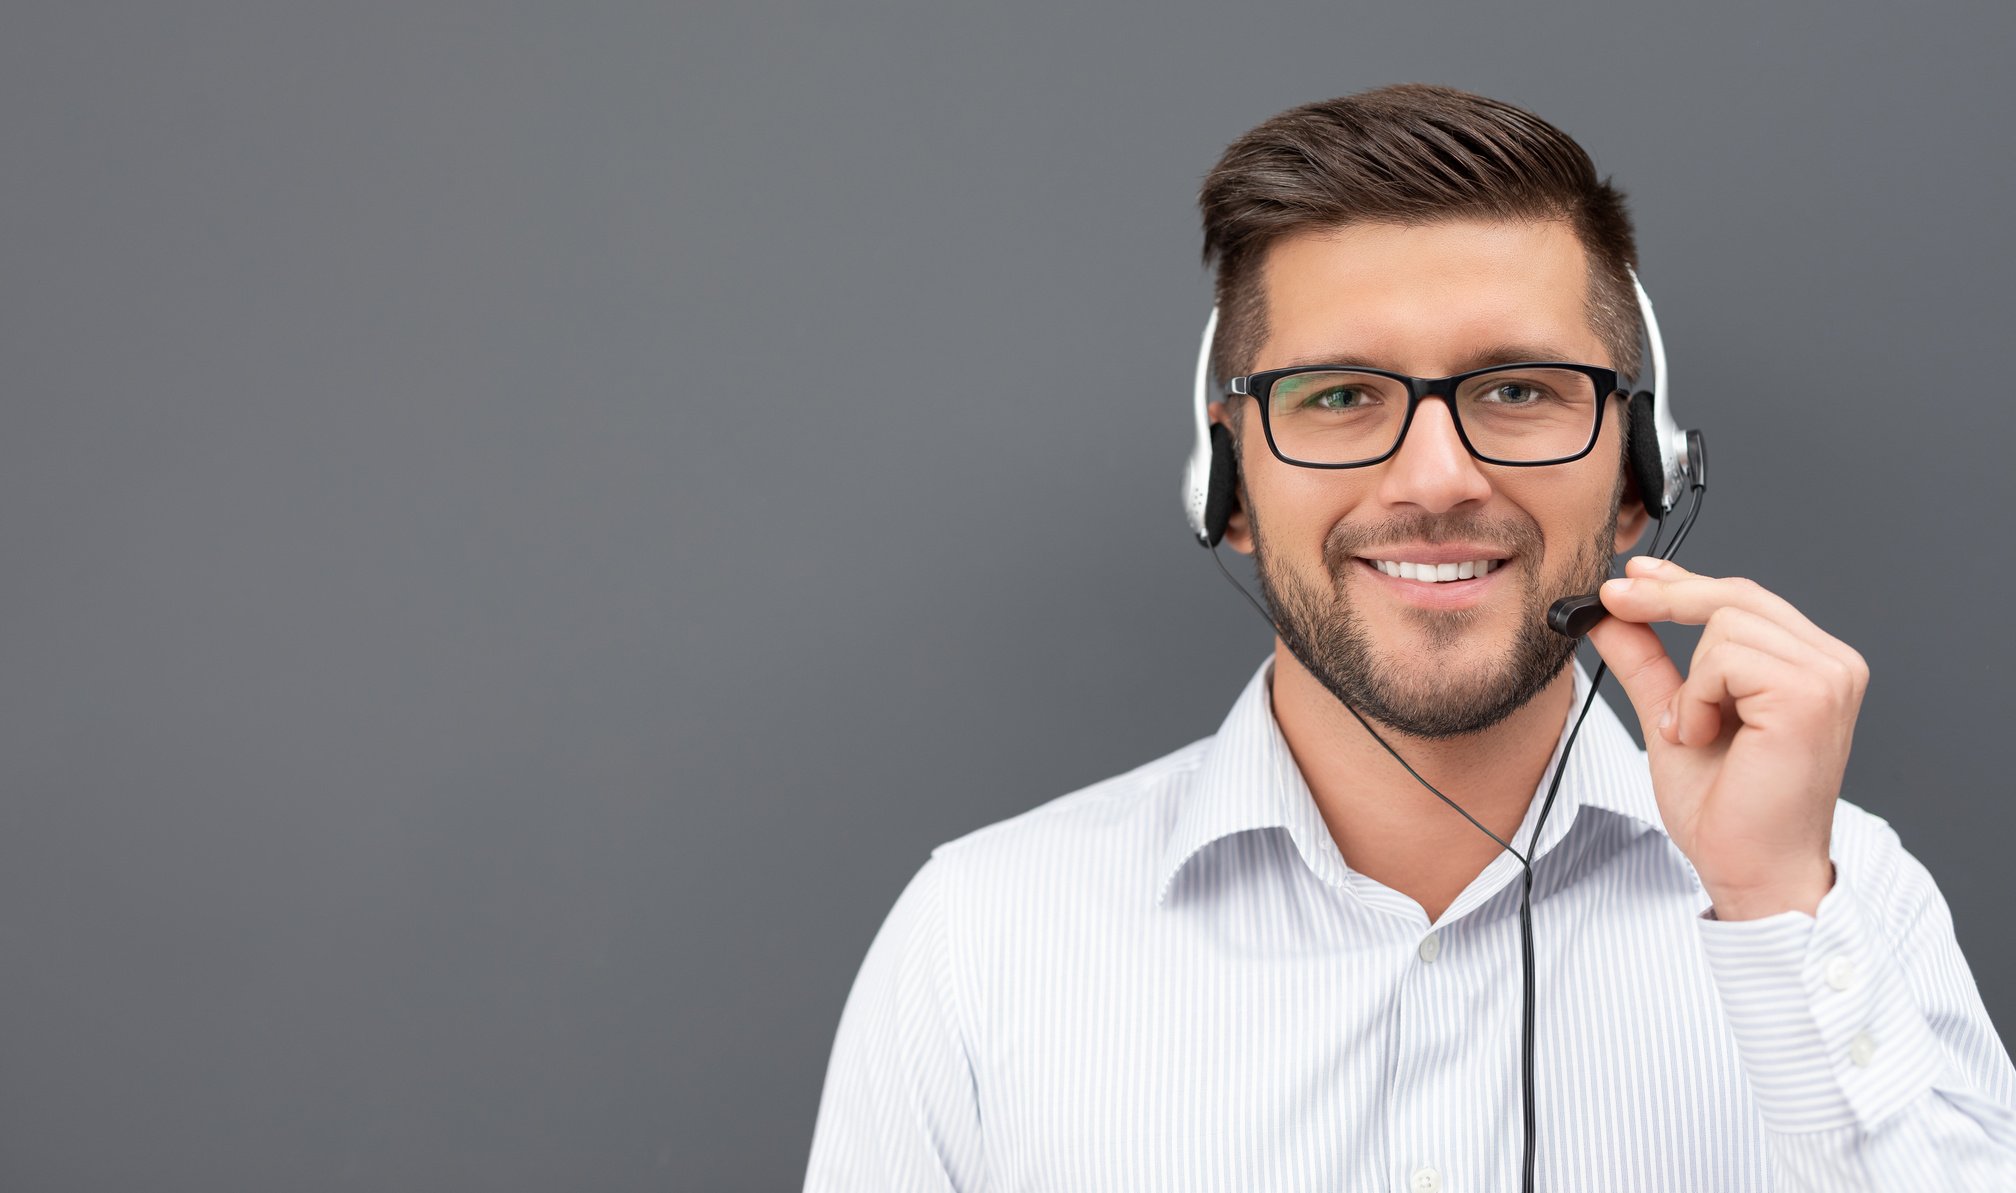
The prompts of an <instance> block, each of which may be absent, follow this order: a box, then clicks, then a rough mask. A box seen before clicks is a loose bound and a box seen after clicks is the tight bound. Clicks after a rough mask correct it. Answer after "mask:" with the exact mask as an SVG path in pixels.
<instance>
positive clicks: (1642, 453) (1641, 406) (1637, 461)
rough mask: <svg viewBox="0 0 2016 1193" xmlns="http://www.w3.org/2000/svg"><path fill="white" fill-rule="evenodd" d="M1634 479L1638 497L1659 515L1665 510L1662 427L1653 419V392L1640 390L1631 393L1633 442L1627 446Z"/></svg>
mask: <svg viewBox="0 0 2016 1193" xmlns="http://www.w3.org/2000/svg"><path fill="white" fill-rule="evenodd" d="M1628 450H1629V455H1630V465H1631V479H1632V480H1634V481H1636V482H1637V484H1638V496H1639V497H1640V498H1641V499H1642V500H1643V501H1644V502H1645V508H1646V509H1647V510H1648V511H1650V512H1651V514H1652V516H1653V517H1655V518H1657V517H1659V516H1660V515H1661V514H1662V513H1663V512H1664V511H1662V510H1661V509H1660V504H1661V503H1662V502H1664V501H1665V499H1666V465H1665V464H1664V463H1663V462H1662V461H1661V460H1660V459H1659V428H1658V426H1657V425H1656V424H1655V423H1654V422H1653V421H1652V392H1651V391H1650V390H1644V389H1641V390H1639V391H1638V392H1637V393H1635V394H1632V395H1631V442H1630V444H1629V445H1628Z"/></svg>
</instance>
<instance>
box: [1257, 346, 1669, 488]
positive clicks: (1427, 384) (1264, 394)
mask: <svg viewBox="0 0 2016 1193" xmlns="http://www.w3.org/2000/svg"><path fill="white" fill-rule="evenodd" d="M1513 369H1567V370H1570V371H1572V372H1576V373H1581V374H1582V375H1584V376H1586V377H1588V378H1589V379H1590V380H1591V381H1593V382H1595V384H1596V392H1597V393H1598V394H1600V395H1601V397H1599V398H1598V399H1597V402H1596V419H1595V425H1594V426H1592V427H1591V428H1590V431H1589V442H1587V443H1585V444H1583V445H1582V450H1581V451H1578V452H1576V453H1574V454H1573V455H1568V456H1555V457H1554V458H1552V459H1548V460H1501V459H1498V458H1497V457H1496V456H1487V455H1485V454H1484V453H1483V452H1480V451H1478V450H1477V445H1476V444H1473V443H1471V442H1470V434H1469V432H1467V431H1465V430H1464V429H1463V415H1462V412H1461V411H1459V410H1457V408H1456V387H1457V386H1458V385H1461V384H1462V383H1463V382H1465V381H1468V380H1470V379H1471V378H1472V377H1482V376H1484V375H1485V374H1487V373H1501V372H1506V371H1509V370H1513ZM1301 373H1370V374H1371V375H1373V376H1375V377H1385V378H1389V379H1391V380H1393V381H1398V382H1401V383H1402V384H1404V385H1406V387H1407V413H1406V415H1405V417H1403V418H1402V419H1401V420H1400V433H1399V434H1398V435H1395V436H1394V437H1393V446H1392V447H1389V448H1387V449H1386V451H1385V454H1383V455H1379V456H1374V457H1372V458H1371V459H1369V460H1353V461H1351V462H1350V463H1348V464H1317V463H1314V462H1312V461H1309V460H1297V459H1294V458H1292V457H1290V456H1289V455H1288V454H1287V453H1285V452H1283V451H1282V450H1281V448H1280V445H1278V444H1276V443H1275V442H1274V420H1273V419H1272V418H1271V417H1270V415H1269V413H1268V410H1269V406H1268V402H1267V399H1268V397H1269V396H1270V395H1272V393H1273V392H1274V385H1275V383H1276V382H1279V381H1280V380H1282V379H1283V378H1285V377H1293V376H1296V375H1298V374H1301ZM1226 388H1227V390H1228V392H1230V393H1231V394H1234V395H1243V396H1245V397H1250V398H1252V399H1254V400H1255V401H1257V402H1259V403H1260V429H1261V430H1262V431H1263V432H1265V433H1266V436H1267V449H1268V450H1269V451H1271V452H1273V453H1274V458H1275V459H1277V460H1279V461H1281V462H1282V463H1283V464H1292V465H1294V466H1295V467H1297V468H1368V467H1370V466H1372V465H1374V464H1383V463H1385V462H1386V461H1387V460H1390V459H1392V458H1393V456H1394V454H1395V453H1397V452H1398V451H1399V450H1400V445H1401V444H1403V443H1406V442H1407V432H1408V431H1409V430H1410V429H1411V428H1412V427H1413V426H1414V411H1415V410H1416V409H1418V408H1419V407H1420V405H1421V400H1422V399H1423V398H1441V399H1442V402H1443V405H1445V406H1447V407H1448V408H1449V421H1450V422H1451V423H1453V424H1454V425H1455V427H1456V438H1458V439H1460V440H1462V441H1463V450H1465V451H1467V452H1469V453H1470V455H1471V456H1472V457H1474V458H1475V459H1478V460H1481V461H1483V462H1484V463H1486V464H1496V465H1499V466H1501V467H1505V468H1542V467H1545V466H1547V465H1550V464H1570V463H1573V462H1574V461H1576V460H1579V459H1581V458H1582V457H1583V456H1586V455H1588V454H1589V453H1590V452H1591V451H1593V450H1594V449H1595V447H1596V441H1597V440H1598V439H1601V438H1602V437H1603V411H1604V409H1605V408H1606V407H1608V406H1609V405H1610V399H1611V398H1617V397H1621V398H1624V399H1626V400H1629V398H1630V396H1631V395H1630V394H1628V393H1626V392H1625V391H1624V390H1623V389H1622V388H1620V387H1619V386H1618V384H1617V370H1615V369H1608V368H1604V367H1603V366H1602V365H1584V364H1571V363H1569V362H1566V361H1556V360H1528V361H1518V362H1515V363H1512V364H1502V365H1491V366H1489V367H1487V368H1482V369H1472V370H1470V371H1469V372H1467V373H1458V374H1456V375H1455V376H1453V377H1411V376H1409V375H1407V374H1406V373H1395V372H1393V371H1391V370H1389V369H1375V368H1371V367H1369V366H1366V365H1290V366H1289V367H1287V368H1285V369H1268V370H1267V371H1266V372H1264V373H1248V374H1247V375H1245V376H1244V377H1234V378H1232V379H1231V380H1230V381H1229V382H1227V383H1226Z"/></svg>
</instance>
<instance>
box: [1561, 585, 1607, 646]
mask: <svg viewBox="0 0 2016 1193" xmlns="http://www.w3.org/2000/svg"><path fill="white" fill-rule="evenodd" d="M1608 616H1610V611H1609V610H1608V609H1605V608H1604V607H1603V598H1602V596H1600V595H1599V594H1597V593H1593V592H1588V593H1583V594H1582V595H1581V596H1565V597H1562V598H1561V599H1560V600H1558V601H1555V602H1554V603H1553V604H1551V605H1549V606H1547V628H1548V629H1550V630H1553V631H1554V632H1555V633H1557V634H1560V635H1563V636H1564V637H1568V638H1580V637H1581V636H1582V635H1584V634H1586V633H1588V632H1589V631H1590V630H1592V629H1595V628H1596V623H1597V622H1599V621H1602V620H1603V619H1604V618H1606V617H1608Z"/></svg>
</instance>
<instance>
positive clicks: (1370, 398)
mask: <svg viewBox="0 0 2016 1193" xmlns="http://www.w3.org/2000/svg"><path fill="white" fill-rule="evenodd" d="M1376 400H1377V398H1376V396H1375V395H1374V394H1373V393H1371V392H1370V391H1369V390H1367V389H1365V388H1364V387H1363V386H1359V385H1332V386H1329V387H1327V388H1324V389H1319V390H1317V391H1316V392H1315V393H1313V394H1310V395H1309V396H1308V397H1307V398H1306V399H1304V400H1303V402H1302V404H1303V405H1304V406H1306V407H1309V408H1311V409H1315V410H1356V409H1357V408H1359V407H1361V406H1369V405H1371V404H1373V402H1375V401H1376Z"/></svg>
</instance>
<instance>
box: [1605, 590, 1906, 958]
mask: <svg viewBox="0 0 2016 1193" xmlns="http://www.w3.org/2000/svg"><path fill="white" fill-rule="evenodd" d="M1624 573H1625V578H1624V579H1621V580H1611V581H1609V582H1608V583H1606V584H1604V585H1603V588H1602V597H1603V604H1604V607H1605V608H1607V609H1609V611H1610V614H1611V616H1609V617H1607V618H1605V619H1603V621H1601V622H1599V623H1598V624H1597V626H1596V628H1595V629H1593V630H1591V631H1589V641H1590V643H1591V644H1592V645H1593V646H1595V648H1596V651H1597V653H1599V654H1601V655H1602V656H1603V659H1604V661H1605V662H1607V663H1609V665H1610V670H1611V671H1612V672H1614V673H1615V674H1616V676H1617V680H1618V682H1619V683H1621V684H1622V685H1623V686H1624V692H1625V694H1626V695H1628V696H1629V697H1630V698H1631V704H1632V707H1633V708H1634V709H1636V710H1637V713H1638V720H1639V723H1640V725H1641V726H1643V728H1644V731H1645V748H1646V752H1647V755H1648V757H1649V761H1650V764H1651V768H1652V790H1653V793H1654V794H1655V795H1656V796H1657V798H1658V801H1659V814H1660V817H1661V818H1662V819H1664V820H1665V822H1666V831H1667V832H1668V833H1669V834H1670V835H1671V836H1672V838H1673V842H1674V844H1676V845H1678V846H1679V847H1680V851H1681V852H1682V853H1684V854H1686V855H1687V860H1688V861H1690V862H1692V863H1693V864H1694V869H1695V872H1696V873H1698V874H1699V875H1700V876H1701V883H1702V885H1703V886H1704V887H1705V888H1707V891H1708V897H1709V898H1710V899H1711V900H1713V901H1714V904H1715V916H1716V918H1717V919H1724V920H1743V919H1756V918H1758V917H1761V916H1767V915H1774V914H1776V913H1778V912H1781V911H1789V910H1793V909H1797V910H1800V911H1804V912H1806V913H1807V914H1809V915H1811V914H1813V913H1814V911H1815V910H1816V909H1817V908H1818V907H1819V905H1820V899H1821V897H1822V896H1823V895H1825V894H1826V893H1827V891H1828V889H1829V888H1830V887H1831V886H1832V885H1833V882H1834V867H1833V863H1832V861H1831V860H1830V859H1829V856H1828V841H1829V836H1830V834H1831V832H1832V830H1833V826H1834V801H1835V800H1836V799H1838V798H1839V797H1840V794H1841V776H1842V773H1843V772H1844V771H1845V770H1846V769H1847V766H1848V748H1849V745H1850V743H1851V741H1852V739H1853V738H1854V735H1855V716H1856V714H1857V713H1858V712H1860V711H1861V708H1862V694H1863V692H1864V691H1866V690H1867V688H1868V686H1869V666H1868V664H1867V663H1865V662H1863V660H1862V656H1861V655H1859V654H1857V653H1856V652H1855V651H1854V650H1853V649H1852V648H1850V647H1849V646H1848V645H1847V644H1846V643H1843V642H1841V641H1839V640H1837V639H1835V638H1833V637H1830V636H1829V635H1827V634H1826V633H1824V632H1823V631H1822V630H1821V629H1820V627H1818V626H1816V625H1814V624H1813V623H1812V622H1810V621H1808V620H1807V619H1806V617H1805V615H1804V614H1802V613H1800V612H1799V610H1797V609H1795V608H1793V607H1792V606H1791V604H1789V603H1788V602H1786V601H1785V599H1784V598H1782V597H1779V596H1776V595H1774V594H1773V593H1771V592H1768V591H1766V590H1765V589H1764V588H1762V587H1760V586H1759V585H1757V584H1755V583H1753V582H1751V581H1749V580H1736V579H1715V578H1713V577H1709V576H1697V575H1695V574H1694V573H1692V572H1690V571H1688V570H1687V569H1685V568H1683V567H1681V566H1680V565H1679V564H1677V563H1667V562H1664V561H1662V560H1658V559H1653V558H1651V557H1650V556H1639V557H1637V558H1634V559H1632V560H1630V561H1629V562H1628V563H1626V564H1625V566H1624ZM1655 621H1673V622H1679V623H1681V624H1684V625H1699V626H1705V627H1706V628H1705V629H1704V630H1703V631H1702V633H1701V641H1700V643H1699V644H1698V645H1697V646H1696V647H1695V648H1694V657H1693V660H1692V661H1691V662H1690V663H1689V665H1688V674H1687V677H1686V679H1684V680H1683V679H1681V677H1680V672H1679V669H1678V668H1676V667H1675V666H1674V665H1673V660H1672V658H1671V657H1670V656H1668V655H1667V653H1666V647H1665V646H1664V645H1663V644H1662V643H1661V642H1660V641H1659V637H1658V635H1657V634H1655V633H1653V632H1652V627H1651V625H1650V624H1649V623H1651V622H1655Z"/></svg>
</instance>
